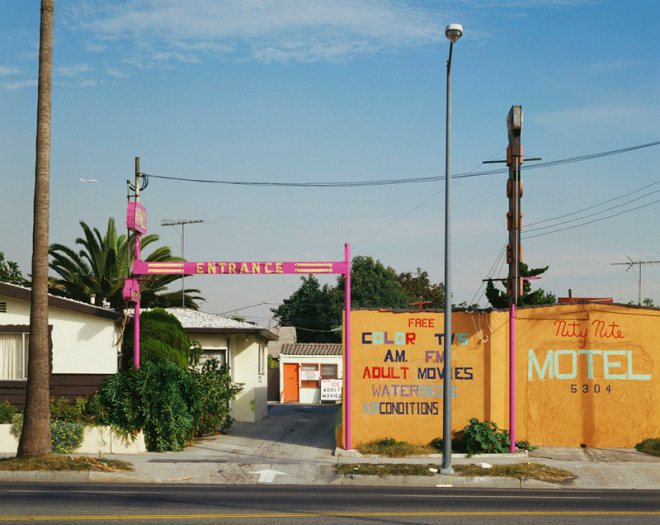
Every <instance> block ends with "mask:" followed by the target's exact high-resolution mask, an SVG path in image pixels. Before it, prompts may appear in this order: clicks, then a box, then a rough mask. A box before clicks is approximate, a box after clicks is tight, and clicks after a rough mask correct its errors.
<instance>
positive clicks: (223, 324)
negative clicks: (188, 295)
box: [165, 308, 259, 329]
mask: <svg viewBox="0 0 660 525" xmlns="http://www.w3.org/2000/svg"><path fill="white" fill-rule="evenodd" d="M165 311H166V312H168V313H170V314H172V315H174V317H176V318H177V319H178V320H179V322H180V323H181V326H183V327H184V328H253V329H257V328H259V327H258V326H256V325H253V324H250V323H244V322H242V321H236V320H234V319H229V318H227V317H222V316H221V315H218V314H209V313H207V312H200V311H198V310H191V309H189V308H165Z"/></svg>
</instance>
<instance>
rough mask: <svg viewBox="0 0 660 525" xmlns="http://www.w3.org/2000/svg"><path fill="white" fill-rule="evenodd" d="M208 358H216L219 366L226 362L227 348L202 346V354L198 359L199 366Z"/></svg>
mask: <svg viewBox="0 0 660 525" xmlns="http://www.w3.org/2000/svg"><path fill="white" fill-rule="evenodd" d="M209 359H217V360H218V361H219V363H220V366H225V365H226V364H227V350H226V349H225V348H203V349H202V356H201V358H200V359H199V366H200V368H201V366H202V365H203V364H204V363H205V362H206V361H208V360H209Z"/></svg>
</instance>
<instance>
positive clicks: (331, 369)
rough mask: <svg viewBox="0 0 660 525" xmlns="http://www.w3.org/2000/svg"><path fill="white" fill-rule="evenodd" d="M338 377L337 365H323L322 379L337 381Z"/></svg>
mask: <svg viewBox="0 0 660 525" xmlns="http://www.w3.org/2000/svg"><path fill="white" fill-rule="evenodd" d="M336 377H337V365H330V364H327V365H321V379H335V378H336Z"/></svg>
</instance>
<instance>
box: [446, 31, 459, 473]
mask: <svg viewBox="0 0 660 525" xmlns="http://www.w3.org/2000/svg"><path fill="white" fill-rule="evenodd" d="M445 35H446V37H447V38H448V39H449V42H451V43H450V44H449V59H448V60H447V119H446V144H445V148H446V149H445V334H444V337H445V340H444V356H443V357H444V373H443V380H442V383H443V389H442V395H443V399H442V470H441V472H442V473H443V474H453V473H454V469H453V468H452V467H451V376H452V372H451V339H452V337H451V264H450V263H451V243H450V232H451V227H450V226H451V221H450V219H451V148H450V145H451V54H452V50H453V48H454V43H455V42H456V41H457V40H458V39H459V38H461V36H463V26H462V25H461V24H449V25H448V26H447V27H446V28H445Z"/></svg>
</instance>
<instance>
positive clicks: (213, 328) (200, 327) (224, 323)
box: [143, 308, 278, 341]
mask: <svg viewBox="0 0 660 525" xmlns="http://www.w3.org/2000/svg"><path fill="white" fill-rule="evenodd" d="M143 311H145V310H143ZM165 311H167V312H168V313H170V314H172V315H174V317H176V318H177V319H178V320H179V322H180V323H181V326H183V328H184V329H185V331H186V332H188V333H195V334H204V333H207V334H209V333H213V334H223V333H224V334H252V335H259V336H261V337H264V338H266V339H268V340H269V341H277V339H278V337H277V334H275V333H273V332H271V331H270V330H267V329H266V328H262V327H260V326H256V325H253V324H251V323H244V322H242V321H236V320H234V319H229V318H227V317H222V316H221V315H218V314H210V313H207V312H200V311H198V310H191V309H189V308H165Z"/></svg>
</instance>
